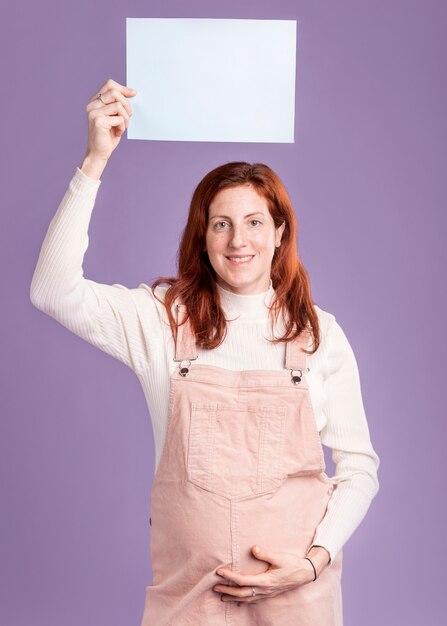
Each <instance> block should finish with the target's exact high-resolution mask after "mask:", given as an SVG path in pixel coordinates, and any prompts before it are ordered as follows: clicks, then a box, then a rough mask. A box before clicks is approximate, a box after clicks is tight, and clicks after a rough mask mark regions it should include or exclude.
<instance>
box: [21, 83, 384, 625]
mask: <svg viewBox="0 0 447 626" xmlns="http://www.w3.org/2000/svg"><path fill="white" fill-rule="evenodd" d="M135 94H136V92H135V91H134V90H130V89H128V88H127V87H126V86H123V85H121V84H119V83H117V82H115V81H112V80H108V81H107V82H106V83H104V85H103V86H102V87H101V89H100V90H99V93H98V94H97V95H95V96H93V97H92V98H91V99H90V101H89V103H88V105H87V111H88V120H89V133H88V147H87V151H86V154H85V157H84V160H83V163H82V165H81V167H78V168H76V173H75V175H74V177H73V179H72V180H71V182H70V185H69V187H68V189H67V191H66V194H65V195H64V198H63V200H62V202H61V204H60V206H59V208H58V210H57V212H56V214H55V216H54V217H53V220H52V222H51V224H50V227H49V229H48V232H47V235H46V237H45V240H44V242H43V244H42V249H41V252H40V256H39V260H38V263H37V266H36V269H35V272H34V276H33V280H32V285H31V300H32V302H33V304H34V305H35V306H36V307H38V308H39V309H41V310H43V311H45V312H46V313H48V314H49V315H51V316H53V317H54V318H55V319H57V320H58V321H59V322H60V323H61V324H63V325H64V326H66V327H67V328H68V329H70V330H71V331H73V332H74V333H76V334H77V335H79V336H80V337H82V338H83V339H85V340H87V341H89V342H90V343H92V344H93V345H95V346H97V347H98V348H100V349H101V350H103V351H105V352H107V353H109V354H111V355H112V356H114V357H115V358H117V359H119V360H121V361H122V362H124V363H126V364H127V365H128V366H129V367H131V368H132V370H133V371H134V372H135V373H136V374H137V376H138V377H139V380H140V382H141V384H142V387H143V389H144V392H145V395H146V398H147V403H148V408H149V410H150V413H151V417H152V423H153V428H154V436H155V442H156V472H155V477H154V482H153V487H152V493H151V518H150V522H151V559H152V569H153V581H152V584H151V585H150V586H148V587H147V588H146V603H145V607H144V615H143V619H142V626H159V625H160V626H161V625H162V624H175V625H183V624H185V625H186V624H195V625H201V624H203V625H205V624H206V625H216V626H218V625H220V624H222V625H224V624H238V625H246V624H247V625H248V624H253V625H254V624H256V625H275V626H278V625H286V624H287V625H289V624H294V625H301V626H304V625H305V626H340V625H341V624H342V621H343V619H342V596H341V572H342V547H343V544H344V543H345V542H346V541H347V540H348V538H349V537H350V536H351V535H352V533H353V532H354V531H355V529H356V528H357V527H358V525H359V524H360V522H361V521H362V519H363V517H364V516H365V514H366V512H367V510H368V508H369V505H370V503H371V500H372V499H373V497H374V496H375V495H376V493H377V491H378V485H379V483H378V479H377V469H378V467H379V457H378V456H377V454H376V452H375V451H374V450H373V448H372V445H371V441H370V437H369V429H368V425H367V421H366V416H365V413H364V409H363V404H362V396H361V390H360V381H359V375H358V369H357V364H356V360H355V357H354V354H353V352H352V349H351V347H350V344H349V342H348V340H347V338H346V336H345V334H344V332H343V330H342V329H341V327H340V326H339V324H338V323H337V321H336V320H335V317H334V316H333V315H332V314H330V313H328V312H326V311H324V310H322V309H321V308H319V307H318V306H316V305H313V303H312V299H311V296H310V288H309V281H308V278H307V274H306V271H305V269H304V268H303V266H302V264H301V262H300V260H299V258H298V255H297V250H296V221H295V215H294V212H293V209H292V206H291V203H290V200H289V198H288V195H287V192H286V190H285V188H284V186H283V185H282V183H281V181H280V179H279V178H278V177H277V176H276V174H275V173H274V172H273V171H272V170H271V169H270V168H268V167H267V166H266V165H263V164H254V165H250V164H247V163H240V162H235V163H227V164H225V165H222V166H221V167H218V168H216V169H214V170H213V171H211V172H209V173H208V174H207V175H206V176H205V177H204V178H203V180H202V181H201V182H200V183H199V185H198V186H197V188H196V190H195V192H194V195H193V198H192V201H191V206H190V211H189V216H188V221H187V225H186V228H185V231H184V233H183V237H182V240H181V244H180V250H179V268H178V277H177V278H175V279H171V278H168V279H159V280H157V281H155V282H154V283H153V285H152V286H151V287H149V286H148V285H146V284H145V283H141V284H140V285H139V286H138V288H134V289H129V288H127V287H124V286H122V285H118V284H114V285H105V284H100V283H96V282H94V281H92V280H88V279H85V278H84V277H83V272H82V262H83V256H84V253H85V251H86V249H87V246H88V225H89V221H90V217H91V212H92V210H93V206H94V202H95V198H96V193H97V191H98V188H99V185H100V182H101V181H100V176H101V174H102V172H103V170H104V167H105V166H106V164H107V161H108V159H109V158H110V155H111V154H112V152H113V150H114V149H115V148H116V146H117V145H118V143H119V141H120V138H121V136H122V134H123V133H124V131H125V129H126V128H127V126H128V123H129V117H130V116H131V115H132V110H131V104H130V101H129V98H131V97H133V96H134V95H135ZM162 284H165V285H166V284H167V285H168V286H164V287H162V286H161V285H162ZM322 444H325V445H327V446H329V447H330V448H331V449H332V458H333V460H334V462H335V466H336V472H335V476H334V477H332V478H329V477H328V476H327V474H326V473H325V462H324V455H323V448H322Z"/></svg>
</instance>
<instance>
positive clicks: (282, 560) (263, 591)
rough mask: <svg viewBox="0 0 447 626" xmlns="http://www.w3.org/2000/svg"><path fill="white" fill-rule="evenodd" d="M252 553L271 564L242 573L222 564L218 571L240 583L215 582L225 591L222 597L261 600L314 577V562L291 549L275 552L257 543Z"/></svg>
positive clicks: (219, 590)
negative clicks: (312, 563) (262, 569)
mask: <svg viewBox="0 0 447 626" xmlns="http://www.w3.org/2000/svg"><path fill="white" fill-rule="evenodd" d="M257 547H258V551H257V550H256V548H257ZM252 553H253V555H254V556H255V557H256V558H257V559H260V560H261V561H266V562H267V563H269V564H270V567H269V568H268V569H267V570H266V571H265V572H262V573H260V574H239V573H237V572H232V571H231V570H230V569H228V568H226V567H219V568H218V569H217V571H216V573H217V574H219V575H220V576H222V577H223V578H226V579H227V580H231V581H233V582H234V583H236V584H237V585H238V586H237V587H232V586H230V585H225V584H223V583H218V584H217V585H215V586H214V587H213V590H214V591H217V592H218V593H222V594H223V595H222V596H221V600H223V601H228V600H233V601H237V602H259V601H260V600H264V599H265V598H271V597H272V596H277V595H278V594H279V593H283V592H284V591H288V590H289V589H293V588H295V587H297V586H299V585H304V584H306V583H310V582H311V581H313V580H314V577H315V574H314V570H313V567H312V565H311V564H310V563H309V561H308V560H307V559H305V558H303V557H301V556H297V555H296V554H293V553H291V552H273V551H270V550H265V549H264V548H262V547H259V546H253V548H252ZM252 587H255V590H256V595H253V592H252Z"/></svg>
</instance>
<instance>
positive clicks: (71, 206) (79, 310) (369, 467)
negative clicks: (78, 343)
mask: <svg viewBox="0 0 447 626" xmlns="http://www.w3.org/2000/svg"><path fill="white" fill-rule="evenodd" d="M100 184H101V181H100V180H95V179H93V178H90V177H89V176H86V175H85V174H84V173H83V172H82V171H81V170H80V169H79V168H76V173H75V174H74V176H73V178H72V180H71V181H70V183H69V186H68V189H67V190H66V192H65V195H64V197H63V199H62V201H61V203H60V205H59V207H58V209H57V211H56V214H55V215H54V217H53V219H52V220H51V223H50V225H49V228H48V232H47V234H46V236H45V239H44V241H43V244H42V248H41V251H40V255H39V259H38V262H37V266H36V269H35V272H34V276H33V279H32V283H31V290H30V296H31V301H32V303H33V304H34V306H36V307H37V308H38V309H40V310H42V311H44V312H45V313H47V314H48V315H50V316H51V317H53V318H54V319H56V320H57V321H58V322H60V323H61V324H63V325H64V326H65V327H66V328H68V329H69V330H70V331H72V332H74V333H75V334H76V335H78V336H79V337H82V339H84V340H86V341H88V342H90V343H91V344H93V345H95V346H96V347H98V348H99V349H100V350H103V351H104V352H107V353H108V354H110V355H111V356H113V357H115V358H116V359H118V360H120V361H122V362H123V363H125V364H126V365H128V366H129V367H130V368H131V369H132V370H133V371H134V372H135V374H136V375H137V376H138V379H139V381H140V383H141V385H142V388H143V391H144V394H145V398H146V401H147V405H148V409H149V412H150V416H151V419H152V427H153V431H154V440H155V447H156V459H155V466H156V467H157V466H158V462H159V460H160V456H161V451H162V449H163V445H164V440H165V433H166V426H167V418H168V394H169V382H170V376H171V374H172V373H173V372H174V370H175V368H176V367H177V364H176V363H175V362H174V361H173V357H174V345H173V340H172V336H171V331H170V328H169V325H168V320H167V315H166V312H165V310H164V306H163V305H162V304H161V303H159V302H157V300H156V299H155V298H154V297H153V295H152V292H151V290H150V288H149V286H148V285H146V284H144V283H140V284H139V285H138V287H136V288H128V287H125V286H123V285H119V284H113V285H107V284H101V283H97V282H94V281H93V280H89V279H86V278H84V277H83V268H82V264H83V258H84V254H85V252H86V250H87V247H88V242H89V239H88V227H89V223H90V218H91V214H92V211H93V207H94V203H95V199H96V195H97V192H98V189H99V186H100ZM166 289H167V287H166V286H159V287H158V288H157V295H158V297H161V298H163V294H164V292H165V291H166ZM218 289H219V291H220V295H221V301H222V306H223V308H224V310H225V313H226V314H227V317H228V316H230V317H231V318H232V319H233V318H234V317H236V316H238V317H237V319H236V320H235V321H232V322H231V323H229V325H228V333H227V337H226V339H225V341H224V342H223V344H222V345H221V346H219V347H218V348H216V349H214V350H201V349H198V357H199V358H198V361H197V362H199V363H203V364H210V365H215V366H220V367H224V368H227V369H231V370H247V369H262V370H283V369H284V358H285V345H284V344H283V343H280V344H276V345H275V344H271V343H269V342H267V341H266V337H271V331H270V326H269V319H268V315H269V311H268V309H267V307H266V306H265V304H269V303H270V302H271V300H272V297H273V294H274V290H273V287H272V285H271V283H270V288H269V289H268V291H266V292H264V293H260V294H255V295H236V294H234V293H231V292H229V291H226V290H224V289H222V288H221V287H220V286H219V287H218ZM314 306H315V310H316V311H317V314H318V317H319V320H320V324H321V332H322V340H321V343H320V346H319V348H318V350H317V352H316V353H315V354H313V355H310V356H308V358H307V365H308V367H309V368H310V371H309V372H308V373H307V374H306V380H307V382H308V386H309V392H310V396H311V402H312V406H313V410H314V413H315V418H316V422H317V426H318V430H319V432H320V436H321V440H322V443H323V444H324V445H326V446H328V447H329V448H331V450H332V459H333V461H334V464H335V468H336V470H335V474H334V476H333V477H332V479H333V480H334V481H335V482H336V483H337V488H336V489H335V490H334V492H333V494H332V497H331V499H330V501H329V505H328V510H327V513H326V515H325V517H324V519H323V520H322V522H321V523H320V525H319V526H318V528H317V532H316V535H315V537H314V544H315V545H320V546H323V547H325V548H326V549H327V550H328V552H329V554H330V555H331V562H332V563H333V561H334V558H335V555H336V554H337V552H338V551H339V550H340V548H341V547H342V546H343V544H344V543H345V542H346V541H347V540H348V539H349V537H350V536H351V535H352V533H353V532H354V531H355V529H356V528H357V527H358V526H359V524H360V523H361V521H362V519H363V518H364V516H365V514H366V512H367V510H368V508H369V506H370V503H371V500H372V499H373V497H374V496H375V495H376V493H377V492H378V489H379V482H378V478H377V469H378V467H379V457H378V455H377V454H376V452H375V451H374V449H373V447H372V445H371V441H370V435H369V429H368V424H367V420H366V416H365V411H364V407H363V401H362V394H361V387H360V380H359V373H358V368H357V363H356V360H355V356H354V354H353V351H352V349H351V346H350V344H349V342H348V339H347V338H346V336H345V334H344V332H343V330H342V329H341V327H340V325H339V324H338V323H337V321H336V319H335V317H334V315H332V314H331V313H328V312H326V311H324V310H322V309H321V308H319V307H318V306H316V305H314Z"/></svg>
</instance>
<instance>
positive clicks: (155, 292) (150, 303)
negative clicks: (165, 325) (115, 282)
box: [132, 283, 169, 320]
mask: <svg viewBox="0 0 447 626" xmlns="http://www.w3.org/2000/svg"><path fill="white" fill-rule="evenodd" d="M168 289H169V286H167V285H166V286H165V285H158V286H157V287H155V289H152V287H151V286H150V285H148V284H147V283H140V284H139V285H138V287H136V288H135V289H132V293H133V296H134V298H135V301H136V304H137V306H138V308H139V309H140V310H141V312H146V314H151V313H152V314H156V315H157V316H158V317H159V318H160V319H162V320H165V319H167V315H166V309H165V305H164V301H165V295H166V292H167V290H168Z"/></svg>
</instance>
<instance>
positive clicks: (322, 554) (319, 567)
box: [306, 546, 331, 578]
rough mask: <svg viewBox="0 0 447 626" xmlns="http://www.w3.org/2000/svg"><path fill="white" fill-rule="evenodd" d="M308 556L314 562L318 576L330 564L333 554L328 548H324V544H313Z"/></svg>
mask: <svg viewBox="0 0 447 626" xmlns="http://www.w3.org/2000/svg"><path fill="white" fill-rule="evenodd" d="M306 556H307V557H309V559H310V560H311V561H312V563H313V564H314V567H315V569H316V571H317V578H318V576H319V575H320V574H321V572H322V571H323V570H324V568H325V567H326V566H327V565H328V563H329V561H330V558H331V555H330V554H329V552H328V551H327V550H326V548H323V546H312V547H311V548H310V549H309V550H308V552H307V554H306Z"/></svg>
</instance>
